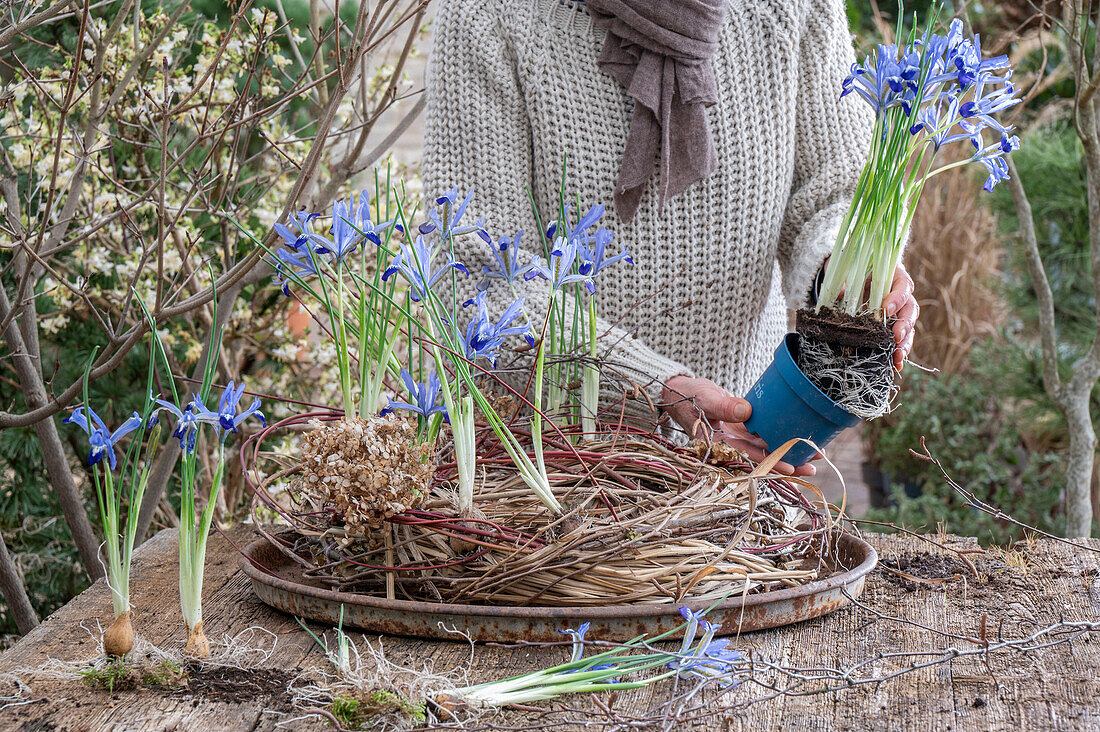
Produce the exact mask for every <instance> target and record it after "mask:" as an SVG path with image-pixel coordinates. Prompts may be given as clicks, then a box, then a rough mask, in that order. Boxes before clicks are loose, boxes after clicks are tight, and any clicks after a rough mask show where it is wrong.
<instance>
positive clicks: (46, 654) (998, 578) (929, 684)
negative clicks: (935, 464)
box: [0, 527, 1100, 732]
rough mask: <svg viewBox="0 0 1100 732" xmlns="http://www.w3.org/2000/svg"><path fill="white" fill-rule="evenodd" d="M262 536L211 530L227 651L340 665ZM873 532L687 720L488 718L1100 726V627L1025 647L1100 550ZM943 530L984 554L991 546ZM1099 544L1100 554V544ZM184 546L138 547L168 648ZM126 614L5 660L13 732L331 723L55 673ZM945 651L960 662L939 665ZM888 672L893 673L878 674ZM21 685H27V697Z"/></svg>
mask: <svg viewBox="0 0 1100 732" xmlns="http://www.w3.org/2000/svg"><path fill="white" fill-rule="evenodd" d="M250 538H251V531H250V530H249V529H248V527H237V528H235V529H233V530H231V531H230V532H228V534H227V536H226V537H222V536H214V537H212V538H211V543H210V549H209V555H208V561H207V570H206V582H205V587H204V591H203V611H204V618H205V626H206V632H207V635H208V636H209V637H210V639H211V641H213V642H215V644H217V642H219V641H224V639H226V638H227V637H228V638H232V637H237V638H238V639H239V640H244V641H245V643H244V645H246V646H252V647H255V648H257V649H259V650H257V651H256V653H255V654H254V655H253V657H252V660H251V661H250V662H249V663H251V664H254V665H255V666H256V667H258V668H263V669H277V670H279V671H272V672H270V673H271V674H273V675H275V677H277V678H280V679H283V681H282V682H279V683H285V680H286V679H289V678H291V677H292V676H293V675H295V674H298V673H299V672H300V671H301V670H302V669H307V668H311V667H321V668H323V667H325V666H326V664H327V661H326V660H325V658H324V656H323V654H322V653H321V651H320V650H319V649H318V648H317V646H316V645H315V644H314V642H313V640H312V639H311V638H309V636H308V635H307V634H306V633H305V632H304V631H303V630H302V629H301V628H300V627H299V626H298V624H297V623H296V622H295V621H294V619H293V618H290V617H288V616H285V615H283V614H281V613H279V612H277V611H274V610H271V609H270V608H268V607H267V606H265V605H263V604H262V603H261V602H259V601H258V600H257V599H256V598H255V596H254V595H253V594H252V589H251V585H250V583H249V581H248V580H247V578H246V577H245V576H244V575H243V574H242V573H241V572H239V570H238V561H239V557H238V553H237V550H236V549H235V547H234V544H237V545H240V544H242V543H243V542H245V541H246V540H248V539H250ZM868 539H869V540H870V541H871V543H872V544H873V545H875V547H876V548H877V549H878V551H879V554H880V558H881V560H882V564H883V566H882V567H880V568H879V569H877V570H876V571H875V572H874V573H873V574H872V576H871V577H870V578H869V581H868V584H867V589H866V591H865V593H864V595H863V597H862V598H860V600H859V603H860V606H856V607H849V608H845V609H843V610H840V611H838V612H836V613H833V614H832V615H830V616H827V617H825V618H819V619H816V620H811V621H807V622H803V623H799V624H797V625H793V626H788V627H786V628H780V629H776V630H772V631H764V632H760V633H753V634H747V635H744V636H742V637H741V638H738V639H736V640H734V641H733V643H734V647H736V648H737V649H738V650H740V651H741V652H742V653H744V654H746V656H747V657H748V658H750V659H751V660H752V666H751V668H750V669H749V672H748V674H747V676H748V678H746V680H745V682H744V683H742V684H741V685H740V686H739V687H738V688H737V689H736V690H733V691H730V692H728V693H726V694H725V695H723V696H721V697H720V698H716V692H714V691H709V690H708V691H706V692H704V693H702V694H700V695H698V696H696V697H695V698H694V699H692V700H691V701H690V702H689V703H688V704H686V705H685V706H683V708H680V709H678V710H677V709H675V708H673V711H675V712H678V713H677V714H673V715H670V711H669V708H668V707H667V702H668V701H669V700H670V699H671V698H672V697H673V696H674V694H676V693H679V690H675V688H674V687H673V685H672V684H670V683H664V684H657V685H654V686H651V687H647V688H644V689H638V690H633V691H628V692H622V693H620V694H618V695H616V697H615V699H614V702H613V704H612V705H611V707H610V711H604V710H603V709H601V705H603V706H606V703H605V702H606V701H607V698H606V695H603V696H601V697H600V698H599V699H596V700H593V699H591V698H585V697H583V696H575V697H566V698H564V699H562V700H560V701H558V702H553V703H546V704H543V705H542V706H543V707H544V708H545V709H546V710H547V711H546V712H543V713H534V712H530V711H526V712H525V711H515V710H509V711H505V712H502V713H501V714H499V715H494V716H492V717H490V718H489V719H487V720H483V721H482V724H483V725H484V726H486V727H488V728H496V729H501V728H507V729H518V728H525V727H527V728H541V729H546V728H551V729H565V728H576V729H581V728H584V729H677V730H679V729H688V730H714V729H728V730H745V731H746V732H747V731H748V730H753V731H755V730H760V729H767V730H771V729H781V728H784V729H807V730H860V729H883V730H886V729H889V730H944V731H947V730H952V731H957V730H989V729H1057V730H1087V729H1100V633H1097V632H1095V631H1092V632H1087V631H1085V630H1084V629H1082V628H1080V627H1077V626H1063V627H1059V628H1056V629H1055V632H1048V633H1046V634H1041V635H1039V636H1037V637H1036V638H1034V639H1033V640H1032V641H1030V642H1029V643H1027V644H1020V643H1015V644H1013V641H1014V639H1023V638H1028V637H1029V636H1032V635H1034V634H1036V633H1037V632H1039V631H1042V630H1043V629H1047V628H1049V627H1050V626H1054V625H1055V624H1060V623H1062V624H1064V623H1067V622H1068V623H1074V622H1089V623H1100V553H1097V552H1096V551H1086V550H1083V549H1080V548H1075V547H1070V546H1066V545H1064V544H1059V543H1057V542H1053V541H1038V542H1034V543H1032V544H1031V545H1020V546H1018V547H1017V550H1016V551H1014V552H1008V553H1006V552H986V553H984V554H968V555H967V556H968V557H970V558H971V559H972V561H973V562H974V563H975V565H976V567H977V569H978V570H979V577H978V578H975V577H973V576H972V575H970V572H969V570H968V569H967V567H966V566H965V565H964V564H963V562H962V561H961V560H960V559H959V558H958V557H957V556H955V555H953V554H949V553H945V552H943V551H942V550H941V549H939V548H937V547H935V546H932V545H930V544H928V543H925V542H923V541H921V540H918V539H916V538H913V537H904V536H884V535H872V536H869V537H868ZM936 540H937V541H942V542H944V543H945V544H946V545H947V546H950V547H954V548H960V549H964V550H965V549H975V548H977V542H976V541H975V540H974V539H968V538H963V537H951V536H949V537H947V538H946V539H944V538H943V537H937V538H936ZM1088 545H1089V546H1090V547H1092V548H1094V549H1100V542H1098V541H1096V540H1090V541H1089V542H1088ZM176 555H177V551H176V535H175V533H174V532H171V531H165V532H162V533H160V534H158V535H157V536H156V537H154V538H153V539H151V540H150V541H148V542H146V544H145V545H143V546H142V547H141V548H140V549H139V550H138V553H137V556H136V558H135V562H134V569H133V579H132V595H133V597H132V601H133V604H134V607H135V608H136V611H135V617H134V625H135V630H136V632H137V634H138V635H139V636H141V637H143V638H145V639H147V640H148V641H150V642H151V643H153V644H154V645H156V646H157V647H159V648H165V649H168V648H176V649H178V648H179V647H181V646H182V644H183V641H184V629H183V622H182V618H181V616H180V611H179V601H178V591H177V574H176V573H177V564H176ZM110 608H111V603H110V597H109V594H108V592H107V589H106V587H105V586H104V585H103V583H102V581H101V582H98V583H96V584H95V585H93V586H92V587H90V588H88V589H87V590H86V591H85V592H83V593H81V594H80V595H79V596H78V597H76V598H74V599H73V600H72V601H71V602H70V603H69V604H68V605H66V606H65V607H63V608H62V609H60V610H58V611H57V612H56V613H55V614H54V615H53V616H51V617H50V618H49V619H48V620H46V621H45V622H43V623H42V624H41V625H40V626H39V627H38V628H36V629H35V630H34V631H32V632H31V633H29V634H28V635H27V636H26V637H24V638H23V639H22V640H20V641H19V643H17V644H16V645H15V646H13V647H12V648H10V649H9V650H8V651H6V652H5V653H4V654H3V655H0V684H2V685H0V697H3V698H0V707H2V708H0V730H249V731H251V730H274V729H294V730H297V729H304V730H313V729H331V725H328V724H327V723H324V722H322V721H321V720H319V719H317V718H313V719H297V720H295V718H296V717H298V716H299V714H298V713H297V712H294V711H293V710H292V709H290V707H289V703H288V698H287V695H286V694H285V693H276V692H274V691H272V688H269V687H270V685H268V687H261V686H256V687H255V688H253V686H252V685H251V682H250V681H248V678H249V677H248V676H247V675H245V674H241V675H240V681H241V684H242V685H241V686H240V690H239V692H233V693H229V694H228V695H227V694H226V693H222V694H221V695H219V696H218V697H217V698H211V697H209V696H207V695H206V692H203V691H202V690H199V691H194V690H191V689H179V690H172V691H165V690H162V689H151V688H150V689H137V690H132V691H117V692H116V693H114V694H108V693H107V692H105V691H103V690H99V689H93V688H89V687H87V686H85V685H83V684H81V683H80V682H78V681H75V680H73V679H66V678H58V677H57V675H56V674H53V675H51V674H50V673H49V670H50V669H51V668H55V667H56V665H57V662H66V663H70V664H73V663H77V662H80V661H81V660H83V659H88V658H91V657H93V656H94V655H95V653H96V648H97V636H98V631H97V625H96V622H97V621H100V622H103V621H107V620H109V618H110V612H111V610H110ZM983 617H984V629H985V630H984V636H983V630H982V629H983ZM1098 627H1100V626H1098ZM250 628H251V629H252V630H248V629H250ZM260 629H263V630H260ZM315 630H317V631H321V630H324V629H323V628H319V627H315ZM937 631H938V632H937ZM242 632H247V633H248V635H246V636H240V635H239V634H241V633H242ZM944 634H947V635H944ZM355 638H356V639H357V640H361V638H360V637H359V636H358V634H356V636H355ZM1067 638H1072V640H1069V641H1068V642H1067ZM370 640H371V642H372V643H377V639H375V638H371V639H370ZM1006 643H1007V645H1006V646H1005V647H1004V648H1002V649H1001V650H996V647H997V646H998V645H999V644H1002V645H1003V644H1006ZM983 645H988V647H990V648H992V649H993V650H990V651H989V652H988V653H987V654H986V657H984V658H983V657H982V656H981V655H980V654H978V653H977V651H978V650H980V649H982V647H983ZM384 647H385V652H386V656H387V658H389V659H391V660H393V661H395V662H398V663H404V664H411V665H414V666H418V667H419V666H420V665H422V664H424V663H430V664H431V665H432V667H433V668H434V669H435V670H436V671H439V672H452V671H459V672H461V671H463V670H464V671H465V672H466V673H467V674H468V678H469V679H470V681H471V682H480V681H487V680H491V679H495V678H502V677H506V676H509V675H512V674H515V673H522V672H525V671H530V670H534V669H536V668H539V667H543V666H547V665H551V664H553V663H555V662H559V661H560V660H561V659H562V658H563V657H564V656H565V654H566V651H565V650H563V649H562V648H556V647H555V648H541V647H520V648H516V647H511V648H503V647H496V646H478V647H477V648H476V649H475V650H474V652H473V655H472V657H471V649H470V646H469V645H468V644H465V643H446V642H430V641H422V640H416V639H406V638H386V639H384ZM951 648H953V649H954V653H955V654H958V655H956V657H954V658H953V660H951V659H949V658H948V656H949V655H951V654H952V652H951V651H948V653H947V655H944V651H945V650H946V649H951ZM261 651H262V653H261ZM893 654H907V655H904V656H898V655H893ZM936 659H939V660H941V661H942V662H939V663H931V661H933V660H936ZM926 664H927V665H926ZM910 666H916V668H913V669H912V670H910V669H909V667H910ZM776 668H781V669H782V670H781V671H776ZM824 669H832V670H831V671H827V672H826V671H823V670H824ZM281 672H285V673H281ZM845 672H847V673H848V674H849V677H848V678H850V679H851V680H853V681H855V682H856V688H845V689H843V690H840V691H829V692H825V693H806V694H800V693H798V692H800V691H820V688H821V682H820V681H818V682H816V683H810V682H809V681H806V680H805V678H808V677H814V676H818V677H821V676H827V677H829V678H830V679H831V681H830V683H832V684H834V685H835V684H836V683H837V681H838V680H840V679H841V674H842V673H845ZM895 673H896V674H897V675H892V674H895ZM884 676H891V677H890V678H887V679H886V680H880V681H878V682H875V683H860V681H861V680H866V679H872V680H873V679H874V678H879V679H881V678H882V677H884ZM284 677H285V678H284ZM15 679H18V680H19V681H21V682H22V683H23V684H25V685H26V686H25V688H24V689H23V691H22V693H17V692H16V691H15V686H14V681H15ZM800 684H801V685H800ZM277 685H278V684H276V686H277ZM234 688H237V687H234ZM784 689H785V690H786V691H787V693H781V692H782V690H784ZM226 696H228V697H229V698H224V697H226ZM769 696H770V697H772V698H767V697H769ZM598 701H599V702H600V704H597V703H596V702H598ZM5 705H6V706H5Z"/></svg>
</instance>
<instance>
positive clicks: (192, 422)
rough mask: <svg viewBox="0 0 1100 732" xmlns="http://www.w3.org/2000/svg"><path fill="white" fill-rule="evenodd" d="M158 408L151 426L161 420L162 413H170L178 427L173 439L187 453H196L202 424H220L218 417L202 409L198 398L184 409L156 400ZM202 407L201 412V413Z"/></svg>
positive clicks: (154, 412) (151, 419) (193, 399)
mask: <svg viewBox="0 0 1100 732" xmlns="http://www.w3.org/2000/svg"><path fill="white" fill-rule="evenodd" d="M155 401H156V403H157V408H156V409H154V410H153V415H152V416H151V417H150V418H149V426H150V427H152V426H153V425H155V424H156V423H157V422H158V421H159V420H160V412H169V413H170V414H171V415H172V416H173V417H175V418H176V427H175V429H174V430H172V437H175V438H176V439H177V440H179V441H180V449H181V450H183V451H184V452H185V453H188V454H190V453H193V452H194V451H195V439H196V438H197V437H198V434H199V426H200V425H202V424H204V423H205V424H211V425H215V426H216V425H217V424H218V415H217V414H216V413H214V412H211V411H210V410H208V409H206V408H205V407H202V406H201V405H202V402H201V401H199V398H198V397H197V396H196V397H194V398H192V399H191V401H190V402H188V403H187V404H186V405H185V406H184V407H183V408H182V409H180V408H179V407H177V406H176V405H175V404H173V403H172V402H168V401H165V400H163V399H156V400H155ZM200 407H201V412H200Z"/></svg>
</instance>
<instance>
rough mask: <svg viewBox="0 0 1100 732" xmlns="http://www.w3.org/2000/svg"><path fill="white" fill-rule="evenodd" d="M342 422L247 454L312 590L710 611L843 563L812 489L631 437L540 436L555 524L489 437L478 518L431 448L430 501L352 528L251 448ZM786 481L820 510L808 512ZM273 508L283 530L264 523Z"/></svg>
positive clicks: (714, 450) (291, 422) (255, 508)
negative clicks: (464, 512)
mask: <svg viewBox="0 0 1100 732" xmlns="http://www.w3.org/2000/svg"><path fill="white" fill-rule="evenodd" d="M340 418H341V415H340V413H338V412H337V413H331V412H314V413H310V414H304V415H298V416H295V417H290V418H288V419H285V420H283V421H281V422H279V423H276V424H272V425H271V426H269V427H268V428H266V429H265V430H263V431H262V432H260V433H258V434H257V435H255V437H254V438H253V439H251V440H249V441H248V442H246V443H245V444H244V445H242V448H241V460H242V466H243V468H244V471H243V472H244V475H245V476H246V479H247V480H248V482H249V484H250V485H251V487H252V488H253V490H254V494H255V495H254V499H253V505H252V512H253V519H254V521H255V524H256V526H257V529H258V530H259V532H260V533H261V534H262V535H264V536H265V537H266V538H267V539H268V540H269V541H270V542H271V543H272V544H273V545H274V546H276V547H277V548H278V549H279V550H280V551H282V552H283V554H285V555H286V556H287V557H289V558H290V559H292V560H293V561H294V562H296V563H297V565H299V567H300V568H301V577H303V578H304V579H305V581H306V582H309V583H312V584H316V585H318V586H322V587H326V588H330V589H336V590H340V591H344V592H355V593H363V594H369V595H375V596H387V597H391V598H394V597H396V598H402V599H409V600H427V601H434V602H446V603H462V604H486V605H515V606H523V605H540V606H571V607H591V606H602V605H607V604H609V603H613V604H660V603H683V602H691V603H705V602H713V601H716V600H719V599H721V598H723V597H727V596H729V595H730V594H731V590H732V593H733V594H735V595H736V594H749V593H755V592H764V591H768V590H772V589H779V588H783V587H792V586H797V585H802V584H805V583H807V582H810V581H813V580H815V579H819V578H821V577H822V576H825V575H827V574H828V573H829V572H830V571H831V570H832V569H833V568H835V567H836V566H837V562H836V558H835V556H833V554H834V552H833V543H832V538H833V536H835V534H834V530H835V529H836V527H837V522H836V520H835V518H834V515H833V514H832V512H831V509H830V507H829V505H828V503H827V502H826V501H825V499H824V497H823V496H821V494H820V492H818V491H817V488H816V487H814V486H813V485H812V484H810V483H807V482H804V481H800V480H798V479H781V478H778V477H776V476H774V475H769V474H767V470H768V469H770V466H769V465H767V464H763V465H761V466H758V467H757V468H754V467H753V466H752V465H750V464H749V463H748V462H747V461H746V460H745V459H744V458H743V456H741V455H740V453H737V452H736V451H733V450H731V449H729V448H724V446H721V445H717V444H707V443H701V442H696V443H693V444H692V445H691V446H690V447H687V448H684V447H677V446H675V445H673V444H671V443H669V442H667V441H665V440H663V439H662V438H660V437H658V436H656V435H653V434H646V433H643V432H641V431H640V430H635V429H631V428H621V429H620V431H617V432H616V433H615V434H614V435H608V436H607V439H601V440H585V441H580V442H574V441H567V438H568V436H569V430H568V429H566V430H564V431H563V432H562V433H560V434H559V435H558V436H556V437H555V438H552V439H545V438H544V439H545V442H544V445H545V459H546V463H547V467H548V470H549V477H550V480H551V484H552V486H553V489H554V493H555V496H556V497H557V498H558V499H559V501H560V502H561V503H562V505H563V506H564V507H565V508H566V511H565V513H564V514H563V515H561V516H552V515H550V514H549V512H548V511H547V510H546V509H545V508H544V507H543V505H542V504H541V503H540V502H539V501H538V499H537V498H535V497H534V496H533V495H532V493H531V491H530V490H529V489H528V488H527V487H526V486H525V485H524V483H523V481H522V479H521V477H520V476H519V474H518V471H517V470H516V468H515V467H514V466H513V465H512V462H511V460H510V459H509V458H508V456H507V455H506V454H505V452H504V450H503V449H502V448H501V447H500V445H499V443H498V442H497V441H496V438H495V437H494V435H493V434H492V432H491V431H490V430H489V429H488V428H483V429H481V430H480V431H479V434H478V440H479V444H478V455H479V460H478V470H479V480H478V490H477V493H476V505H475V510H474V514H473V515H471V516H466V517H463V516H459V515H458V514H457V513H456V511H455V507H454V506H455V502H454V489H453V485H454V482H455V476H456V471H455V466H454V463H453V457H452V456H451V455H450V454H449V453H450V451H449V449H448V447H447V446H446V445H445V444H443V443H442V441H441V448H440V450H439V451H438V453H437V455H436V458H437V462H438V465H437V468H436V471H435V476H434V479H433V481H432V484H431V488H430V490H429V494H428V495H427V496H425V497H424V498H423V500H422V501H421V502H420V503H419V504H418V505H417V506H416V507H415V508H412V509H409V510H406V511H404V512H402V513H400V514H398V515H394V516H391V517H389V518H388V519H387V520H386V521H385V523H384V524H383V525H382V527H381V528H380V529H378V530H376V531H371V530H364V529H362V528H360V529H351V528H349V527H348V526H347V525H346V524H345V523H344V522H343V520H342V518H341V516H340V515H339V514H338V512H337V511H335V510H334V509H333V507H332V506H330V505H326V504H325V503H324V502H322V501H319V500H317V498H316V497H314V496H311V495H309V494H308V493H307V492H306V491H304V490H302V488H303V486H302V481H301V480H300V479H298V474H299V473H300V471H301V468H302V466H301V464H300V462H299V461H298V460H296V459H295V458H294V457H291V456H286V455H278V454H275V453H273V452H271V451H263V450H262V449H261V446H262V444H263V443H264V442H265V441H266V440H268V439H270V438H271V437H273V436H275V435H277V434H286V433H287V432H288V431H291V430H296V431H303V430H305V429H322V428H323V424H324V423H325V422H330V421H334V420H339V419H340ZM516 434H517V435H519V436H521V438H522V437H525V435H524V434H523V432H522V430H516ZM771 462H774V461H771ZM261 465H262V468H261ZM761 468H763V470H761ZM796 483H798V484H801V485H803V486H805V487H806V488H807V489H809V490H810V491H813V492H817V495H818V496H819V497H820V498H821V500H820V501H815V502H811V501H809V500H807V498H806V497H805V496H804V495H803V493H802V492H801V491H800V490H799V489H798V487H797V486H796ZM262 509H267V512H266V513H265V512H264V511H263V510H262ZM271 512H274V514H275V515H276V516H277V517H278V519H279V520H280V521H278V523H285V524H286V528H282V527H279V526H278V525H276V526H272V525H271ZM265 517H266V518H267V522H266V525H265V521H264V518H265Z"/></svg>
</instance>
